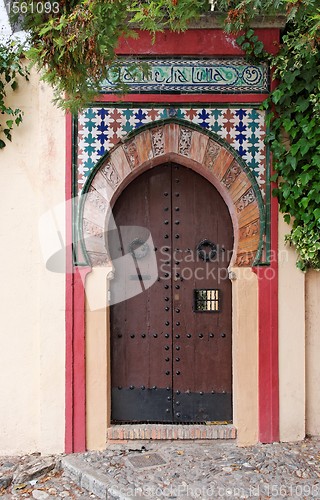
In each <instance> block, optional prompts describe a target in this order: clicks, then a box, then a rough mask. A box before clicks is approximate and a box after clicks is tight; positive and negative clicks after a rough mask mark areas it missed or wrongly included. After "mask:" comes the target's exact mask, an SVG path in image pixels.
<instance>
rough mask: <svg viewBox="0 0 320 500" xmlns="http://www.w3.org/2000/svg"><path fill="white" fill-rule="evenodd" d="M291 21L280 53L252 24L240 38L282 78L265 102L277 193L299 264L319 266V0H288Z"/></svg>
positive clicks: (249, 52)
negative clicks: (273, 52) (271, 50)
mask: <svg viewBox="0 0 320 500" xmlns="http://www.w3.org/2000/svg"><path fill="white" fill-rule="evenodd" d="M288 5H289V9H288V11H287V15H288V24H287V26H286V30H285V32H284V34H283V36H282V41H281V45H280V47H279V52H278V54H277V55H275V56H270V55H269V54H267V53H265V52H264V49H263V44H262V43H261V41H259V40H258V38H257V37H256V36H255V34H254V31H253V30H251V29H249V30H248V31H247V32H246V33H245V34H244V35H242V36H240V37H239V38H238V43H239V44H240V45H241V46H242V48H243V49H244V50H245V51H246V53H247V56H248V57H249V58H250V59H254V60H258V61H261V60H265V61H267V62H268V63H269V64H270V66H271V68H272V69H273V71H274V73H273V77H274V78H275V79H277V80H278V85H277V88H276V89H275V90H274V91H273V92H272V93H271V95H270V97H269V98H268V99H267V100H266V101H265V102H264V108H265V109H266V110H268V111H269V113H268V115H267V116H268V125H269V132H268V133H267V141H268V143H269V145H270V149H271V151H272V155H273V165H274V169H275V174H274V175H273V178H272V179H273V180H274V181H277V183H278V187H277V188H276V189H275V190H274V195H276V196H277V198H278V200H279V206H280V210H281V212H282V213H283V214H284V219H285V221H286V222H287V223H288V224H291V226H292V229H291V232H290V233H289V234H288V235H287V236H286V240H287V242H288V243H289V244H291V245H294V246H295V248H296V250H297V253H298V259H297V266H298V267H299V268H300V269H301V270H303V271H306V270H307V269H308V268H314V269H317V270H319V269H320V51H319V48H320V9H319V7H316V4H315V2H308V1H292V2H288Z"/></svg>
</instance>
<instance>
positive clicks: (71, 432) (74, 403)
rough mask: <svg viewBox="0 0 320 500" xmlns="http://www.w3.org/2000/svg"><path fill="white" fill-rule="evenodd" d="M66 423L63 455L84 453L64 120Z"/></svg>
mask: <svg viewBox="0 0 320 500" xmlns="http://www.w3.org/2000/svg"><path fill="white" fill-rule="evenodd" d="M66 141H67V148H66V193H65V194H66V399H65V404H66V409H65V416H66V423H65V451H66V453H74V452H81V451H85V449H86V370H85V279H86V275H87V273H88V272H90V271H91V268H90V267H74V266H73V255H72V117H71V115H67V118H66Z"/></svg>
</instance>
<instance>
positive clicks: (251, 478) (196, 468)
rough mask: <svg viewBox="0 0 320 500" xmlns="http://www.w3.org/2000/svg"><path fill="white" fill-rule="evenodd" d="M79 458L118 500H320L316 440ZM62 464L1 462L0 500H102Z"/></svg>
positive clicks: (165, 447) (116, 448)
mask: <svg viewBox="0 0 320 500" xmlns="http://www.w3.org/2000/svg"><path fill="white" fill-rule="evenodd" d="M75 457H76V458H77V460H78V461H80V462H79V463H82V464H83V466H84V469H85V468H88V467H89V468H93V469H94V470H95V471H97V472H98V473H99V474H100V477H103V478H105V479H104V480H105V482H106V484H110V485H111V486H110V488H111V487H112V488H114V487H115V485H116V490H117V495H119V496H117V497H113V498H123V499H125V498H126V499H127V498H150V499H155V500H156V499H158V498H159V499H161V498H168V499H173V498H178V499H180V500H185V499H189V498H190V499H192V498H201V499H203V500H206V499H220V498H221V499H230V498H259V499H263V500H264V499H276V498H293V499H310V498H318V499H320V439H318V438H312V439H307V440H305V441H303V442H299V443H282V444H278V443H274V444H271V445H261V444H259V445H256V446H250V447H247V448H239V447H237V446H236V445H235V443H234V442H228V441H225V442H217V441H216V442H214V441H197V442H191V441H131V442H128V443H121V444H109V445H108V447H107V448H106V450H105V451H103V452H86V453H82V454H77V455H75ZM61 458H62V456H53V457H41V456H39V455H37V454H33V455H27V456H24V457H2V458H0V487H1V489H0V496H1V498H8V499H9V498H12V499H15V498H21V497H22V498H35V499H39V500H41V499H45V498H49V499H50V498H57V497H60V498H83V499H85V498H86V499H91V498H97V497H96V496H94V495H93V494H92V493H90V492H88V491H85V490H83V489H81V488H79V487H78V486H77V485H76V484H75V483H74V482H72V481H71V480H70V479H69V478H68V477H67V476H66V473H65V472H63V471H62V470H61V469H60V460H61ZM110 491H111V489H110Z"/></svg>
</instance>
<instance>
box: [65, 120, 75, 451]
mask: <svg viewBox="0 0 320 500" xmlns="http://www.w3.org/2000/svg"><path fill="white" fill-rule="evenodd" d="M65 182H66V185H65V199H66V394H65V405H66V407H65V415H66V421H65V451H66V453H71V452H72V451H73V274H72V266H73V262H72V250H71V249H72V246H71V245H72V208H71V203H70V202H68V200H71V198H72V116H71V114H67V115H66V181H65Z"/></svg>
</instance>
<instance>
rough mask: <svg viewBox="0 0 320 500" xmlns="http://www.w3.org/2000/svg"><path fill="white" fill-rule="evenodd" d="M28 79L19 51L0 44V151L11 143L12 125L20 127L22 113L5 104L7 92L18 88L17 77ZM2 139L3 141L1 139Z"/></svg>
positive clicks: (10, 46) (12, 46)
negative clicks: (7, 143)
mask: <svg viewBox="0 0 320 500" xmlns="http://www.w3.org/2000/svg"><path fill="white" fill-rule="evenodd" d="M19 75H20V76H23V77H25V78H27V77H28V71H27V70H26V69H25V68H24V66H23V65H22V64H21V61H20V49H19V47H16V46H15V44H14V43H8V44H6V45H3V44H0V149H2V148H4V147H5V145H6V142H5V141H11V139H12V135H11V133H12V129H13V127H14V125H20V123H21V121H22V114H23V113H22V111H21V110H20V109H19V108H12V107H11V106H10V104H8V102H7V93H8V91H9V90H16V89H17V88H18V76H19ZM1 137H3V139H2V138H1Z"/></svg>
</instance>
